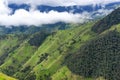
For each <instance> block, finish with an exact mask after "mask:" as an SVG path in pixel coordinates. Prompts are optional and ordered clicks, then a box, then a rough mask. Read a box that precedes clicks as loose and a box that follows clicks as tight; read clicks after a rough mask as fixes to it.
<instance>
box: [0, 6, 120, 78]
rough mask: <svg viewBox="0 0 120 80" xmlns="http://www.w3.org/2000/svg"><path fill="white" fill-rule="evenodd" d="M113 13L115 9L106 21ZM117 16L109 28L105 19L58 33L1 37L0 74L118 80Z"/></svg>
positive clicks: (74, 25) (73, 26)
mask: <svg viewBox="0 0 120 80" xmlns="http://www.w3.org/2000/svg"><path fill="white" fill-rule="evenodd" d="M115 13H119V8H118V9H116V10H115V11H114V12H112V13H111V14H110V15H108V17H109V16H113V15H115ZM118 15H119V14H118ZM118 15H117V17H116V18H113V22H112V21H110V25H109V26H108V23H107V21H109V20H108V19H107V18H108V17H105V18H104V19H103V20H100V21H98V22H97V23H95V22H88V23H84V24H70V25H68V26H67V25H66V26H67V27H69V26H72V27H69V28H67V29H63V28H65V27H60V28H62V30H58V29H57V30H53V31H50V32H49V31H48V30H47V31H45V30H41V31H39V32H36V33H34V34H30V35H28V34H15V33H14V34H5V35H1V36H0V71H1V72H2V73H4V74H6V75H9V76H12V77H15V78H16V79H19V80H105V79H107V80H119V79H120V78H119V75H120V74H119V73H120V72H119V66H120V64H119V59H120V53H119V51H120V47H119V42H120V41H119V40H120V23H119V18H120V16H118ZM111 19H112V17H111ZM104 20H105V23H107V25H104V24H103V23H102V22H104ZM96 24H99V25H97V28H96V26H95V25H96ZM101 25H104V26H101ZM51 26H52V25H51ZM104 27H107V28H104ZM108 27H109V28H108ZM57 28H58V25H57ZM99 28H100V29H99ZM99 30H100V31H99ZM98 33H99V34H98ZM116 71H117V72H116ZM115 72H116V73H115Z"/></svg>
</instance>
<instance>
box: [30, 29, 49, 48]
mask: <svg viewBox="0 0 120 80" xmlns="http://www.w3.org/2000/svg"><path fill="white" fill-rule="evenodd" d="M48 35H49V34H48V33H47V32H43V31H40V32H38V33H35V34H34V35H33V37H32V38H31V39H30V40H29V41H28V42H29V44H30V45H31V46H37V47H39V46H40V45H41V44H42V43H43V41H44V40H45V39H46V37H47V36H48Z"/></svg>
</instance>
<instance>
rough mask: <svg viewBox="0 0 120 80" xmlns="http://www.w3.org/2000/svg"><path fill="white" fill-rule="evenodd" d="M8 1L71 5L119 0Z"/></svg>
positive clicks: (10, 1)
mask: <svg viewBox="0 0 120 80" xmlns="http://www.w3.org/2000/svg"><path fill="white" fill-rule="evenodd" d="M7 1H8V2H9V3H17V4H23V3H25V4H31V5H34V6H35V5H48V6H72V5H88V4H101V3H102V4H106V3H111V2H120V0H7Z"/></svg>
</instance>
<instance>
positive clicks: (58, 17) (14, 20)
mask: <svg viewBox="0 0 120 80" xmlns="http://www.w3.org/2000/svg"><path fill="white" fill-rule="evenodd" d="M83 16H84V17H83ZM86 18H89V16H88V17H86V15H85V14H81V15H80V14H72V13H68V12H61V13H59V12H57V11H50V12H48V13H46V12H44V13H42V12H39V11H37V10H35V11H30V12H28V11H26V10H24V9H19V10H17V11H16V12H15V13H14V14H13V15H7V14H4V15H0V24H1V25H6V26H10V25H15V26H19V25H28V26H29V25H36V26H39V25H41V24H52V23H56V22H66V23H71V22H72V23H76V22H83V21H84V20H85V19H86Z"/></svg>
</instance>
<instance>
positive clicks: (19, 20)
mask: <svg viewBox="0 0 120 80" xmlns="http://www.w3.org/2000/svg"><path fill="white" fill-rule="evenodd" d="M111 2H120V0H0V25H5V26H19V25H28V26H30V25H35V26H39V25H42V24H53V23H56V22H66V23H82V22H84V21H85V20H86V19H90V18H91V16H90V14H89V13H88V12H83V13H81V14H78V13H77V14H73V13H70V12H66V11H64V12H57V11H54V10H51V11H49V12H40V11H39V10H37V9H36V6H37V5H48V6H73V5H78V6H79V5H89V4H94V5H95V4H107V3H111ZM11 3H15V4H17V5H20V4H23V3H24V4H29V5H31V8H30V9H29V11H26V10H25V9H18V10H16V11H15V13H14V14H11V13H12V9H10V8H9V7H8V4H11Z"/></svg>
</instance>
